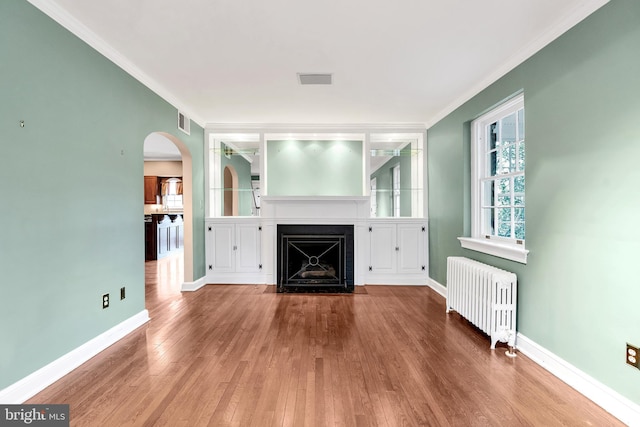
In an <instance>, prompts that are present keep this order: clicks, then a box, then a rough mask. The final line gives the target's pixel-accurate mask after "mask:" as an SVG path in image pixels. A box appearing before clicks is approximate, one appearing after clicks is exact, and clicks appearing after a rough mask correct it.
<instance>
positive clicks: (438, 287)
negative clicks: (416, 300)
mask: <svg viewBox="0 0 640 427" xmlns="http://www.w3.org/2000/svg"><path fill="white" fill-rule="evenodd" d="M428 285H429V287H430V288H431V289H433V290H434V291H436V292H437V293H439V294H440V295H441V296H442V297H443V298H447V287H446V286H444V285H442V284H441V283H440V282H438V281H436V280H433V279H432V278H431V277H429V282H428Z"/></svg>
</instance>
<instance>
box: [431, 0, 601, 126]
mask: <svg viewBox="0 0 640 427" xmlns="http://www.w3.org/2000/svg"><path fill="white" fill-rule="evenodd" d="M607 3H609V0H586V1H583V2H582V4H581V5H580V6H578V7H577V8H576V9H575V10H574V11H573V12H572V13H570V14H569V15H567V16H566V17H565V18H564V19H563V20H561V21H560V22H558V23H557V25H554V26H553V27H551V28H550V29H549V30H548V31H547V32H545V33H543V34H541V35H540V36H539V37H537V38H536V39H535V40H533V41H532V42H531V43H529V44H527V45H525V46H523V47H522V49H521V50H520V51H519V53H517V54H516V55H513V56H512V57H510V58H509V59H508V60H507V61H506V62H505V63H504V64H502V66H500V67H497V68H496V69H495V71H494V72H493V73H491V74H489V75H488V76H487V77H486V78H484V79H482V80H480V81H479V82H478V83H477V84H476V85H475V86H473V87H472V88H471V89H470V90H469V91H467V92H466V93H465V94H464V95H462V96H460V97H459V98H458V99H456V100H455V101H453V102H452V103H450V104H449V105H448V106H447V107H446V108H444V109H443V110H442V111H440V112H439V113H438V114H436V115H435V116H433V117H432V118H431V119H430V120H428V121H427V123H426V127H427V129H429V128H430V127H432V126H433V125H435V124H436V123H438V122H439V121H440V120H442V119H444V118H445V117H446V116H448V115H449V114H451V113H452V112H453V111H454V110H456V109H457V108H458V107H460V106H461V105H463V104H464V103H465V102H467V101H469V100H470V99H471V98H473V97H474V96H476V95H477V94H479V93H480V92H482V91H483V90H484V89H486V88H488V87H489V86H490V85H491V84H493V83H495V82H496V81H498V80H499V79H500V78H501V77H503V76H504V75H506V74H507V73H508V72H509V71H511V70H513V69H514V68H516V67H517V66H518V65H520V64H522V63H523V62H524V61H526V60H527V59H529V58H530V57H532V56H533V55H534V54H535V53H537V52H538V51H540V50H541V49H542V48H544V47H545V46H547V45H548V44H549V43H551V42H552V41H554V40H555V39H557V38H558V37H560V36H561V35H562V34H564V33H565V32H567V31H568V30H569V29H571V28H572V27H574V26H576V25H577V24H578V23H579V22H581V21H582V20H583V19H585V18H586V17H587V16H589V15H591V14H592V13H593V12H595V11H596V10H598V9H600V8H601V7H602V6H604V5H605V4H607Z"/></svg>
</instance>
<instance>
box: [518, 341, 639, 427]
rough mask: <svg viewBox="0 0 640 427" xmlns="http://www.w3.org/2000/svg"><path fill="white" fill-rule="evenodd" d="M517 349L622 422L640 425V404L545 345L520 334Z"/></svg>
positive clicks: (635, 425)
mask: <svg viewBox="0 0 640 427" xmlns="http://www.w3.org/2000/svg"><path fill="white" fill-rule="evenodd" d="M518 350H519V351H520V352H521V353H522V354H524V355H525V356H527V357H528V358H530V359H531V360H533V361H534V362H536V363H537V364H538V365H540V366H542V367H543V368H544V369H546V370H547V371H549V372H551V373H552V374H553V375H555V376H556V377H558V378H559V379H561V380H562V381H564V382H565V383H567V384H568V385H570V386H571V387H573V388H574V389H576V390H577V391H578V392H580V393H582V394H583V395H584V396H585V397H587V398H588V399H591V400H592V401H593V402H594V403H596V404H597V405H599V406H600V407H602V408H603V409H604V410H605V411H607V412H609V413H610V414H611V415H613V416H614V417H616V418H618V419H619V420H620V421H622V422H623V423H626V424H628V425H629V426H632V427H639V426H640V405H637V404H635V403H633V402H632V401H630V400H629V399H627V398H626V397H624V396H622V395H621V394H619V393H618V392H616V391H614V390H612V389H611V388H609V387H607V386H606V385H604V384H602V383H601V382H599V381H597V380H596V379H594V378H592V377H591V376H589V375H587V374H586V373H584V372H582V371H581V370H579V369H578V368H576V367H575V366H573V365H571V364H570V363H568V362H567V361H565V360H563V359H562V358H560V357H559V356H557V355H555V354H553V353H552V352H550V351H549V350H547V349H546V348H544V347H542V346H540V345H539V344H537V343H535V342H534V341H532V340H531V339H529V338H527V337H526V336H524V335H522V334H521V333H518Z"/></svg>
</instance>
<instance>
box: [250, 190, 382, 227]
mask: <svg viewBox="0 0 640 427" xmlns="http://www.w3.org/2000/svg"><path fill="white" fill-rule="evenodd" d="M370 200H371V199H370V198H369V197H366V196H287V197H279V196H263V197H262V198H261V208H260V211H261V212H260V216H261V218H262V219H263V220H278V221H279V220H299V221H302V222H305V223H306V222H312V223H317V224H322V223H326V222H327V221H335V220H342V221H345V220H348V221H350V222H358V221H362V220H366V219H368V218H369V212H370V210H369V206H370Z"/></svg>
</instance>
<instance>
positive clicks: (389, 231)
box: [205, 205, 428, 285]
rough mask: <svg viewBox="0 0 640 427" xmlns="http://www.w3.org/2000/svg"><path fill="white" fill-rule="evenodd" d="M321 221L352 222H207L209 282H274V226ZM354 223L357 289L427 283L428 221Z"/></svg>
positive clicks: (338, 221)
mask: <svg viewBox="0 0 640 427" xmlns="http://www.w3.org/2000/svg"><path fill="white" fill-rule="evenodd" d="M363 209H366V205H363ZM292 210H294V209H290V210H289V211H292ZM321 223H325V224H341V225H344V224H347V225H348V224H349V223H350V222H349V221H348V220H345V219H335V218H334V219H329V218H325V219H324V221H321V220H317V219H316V220H313V221H309V220H305V219H303V218H297V219H286V220H274V219H273V218H257V217H243V218H239V217H234V218H210V219H207V220H206V221H205V233H206V241H205V247H206V269H207V276H206V281H207V283H223V284H226V283H229V284H232V283H236V284H260V283H266V284H276V282H277V277H276V272H277V251H278V250H277V247H278V242H277V240H278V238H277V234H276V233H275V230H276V228H277V227H278V225H279V224H298V225H304V224H309V225H313V224H315V225H317V224H321ZM352 224H353V225H354V236H353V237H354V263H353V268H354V283H355V284H356V285H366V284H372V285H374V284H388V285H427V282H428V267H427V262H428V254H427V247H428V246H427V241H428V240H427V234H428V233H427V222H426V220H424V219H408V218H397V219H384V220H382V219H381V220H378V219H370V220H368V221H355V222H353V223H352Z"/></svg>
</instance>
